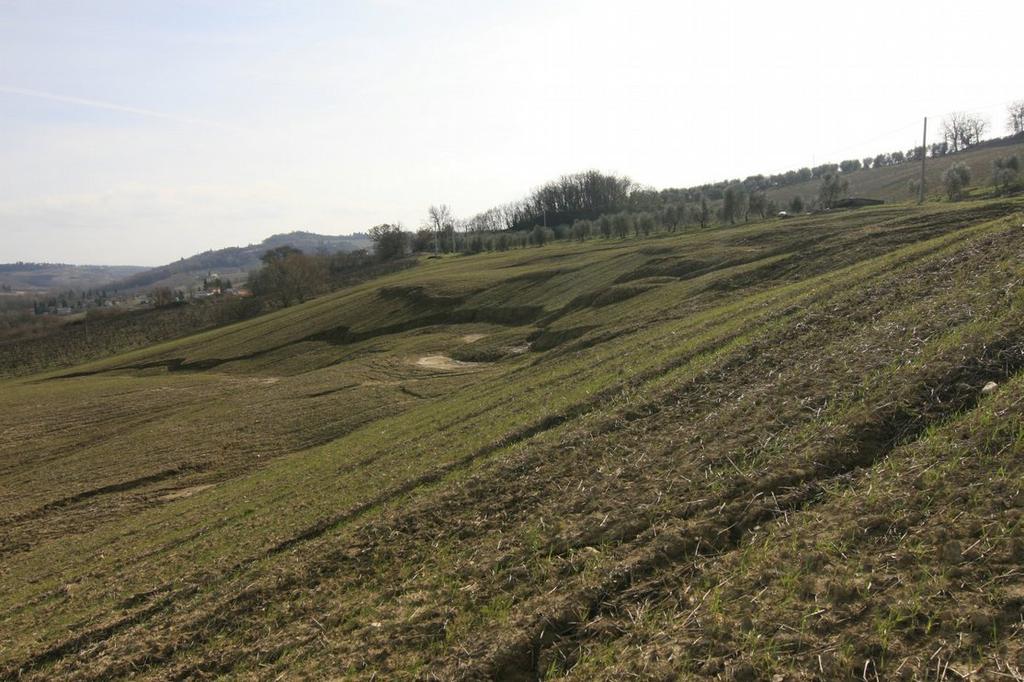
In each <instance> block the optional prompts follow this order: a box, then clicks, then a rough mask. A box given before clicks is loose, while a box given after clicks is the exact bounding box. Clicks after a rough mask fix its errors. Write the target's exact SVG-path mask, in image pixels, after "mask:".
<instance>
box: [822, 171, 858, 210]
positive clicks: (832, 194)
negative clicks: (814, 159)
mask: <svg viewBox="0 0 1024 682" xmlns="http://www.w3.org/2000/svg"><path fill="white" fill-rule="evenodd" d="M849 188H850V183H849V181H847V179H846V178H843V177H840V176H839V175H837V174H836V173H826V174H825V175H824V176H823V177H822V178H821V186H820V187H819V188H818V200H819V201H820V202H821V205H822V206H824V207H825V208H832V207H833V206H834V205H835V203H836V202H837V201H839V199H841V198H842V197H844V196H845V195H846V193H847V191H849Z"/></svg>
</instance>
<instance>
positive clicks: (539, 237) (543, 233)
mask: <svg viewBox="0 0 1024 682" xmlns="http://www.w3.org/2000/svg"><path fill="white" fill-rule="evenodd" d="M530 241H531V242H532V243H533V244H536V245H537V246H544V245H545V244H547V243H548V228H546V227H544V226H543V225H534V226H533V230H531V231H530Z"/></svg>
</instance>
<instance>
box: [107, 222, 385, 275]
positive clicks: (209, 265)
mask: <svg viewBox="0 0 1024 682" xmlns="http://www.w3.org/2000/svg"><path fill="white" fill-rule="evenodd" d="M280 246H291V247H293V248H296V249H299V250H300V251H304V252H306V253H316V252H320V251H325V252H327V253H336V252H338V251H358V250H359V249H368V248H370V246H371V242H370V238H369V237H368V236H367V235H365V234H359V233H357V234H353V235H327V234H314V233H312V232H301V231H297V232H289V233H287V234H275V235H272V236H270V237H267V238H266V239H264V240H263V241H262V242H260V243H259V244H250V245H248V246H232V247H228V248H226V249H217V250H211V251H204V252H202V253H198V254H196V255H194V256H190V257H188V258H182V259H181V260H178V261H176V262H174V263H168V264H167V265H161V266H159V267H155V268H148V269H145V270H142V271H140V272H134V273H129V274H128V275H127V276H123V277H121V278H119V279H118V280H117V281H116V282H114V283H113V286H114V288H116V289H119V290H125V289H143V288H149V287H157V286H169V287H172V288H175V287H188V286H190V285H193V284H195V283H196V282H197V281H199V280H202V278H203V277H205V276H206V275H207V274H208V273H211V272H213V273H216V274H218V275H220V276H221V277H222V278H228V279H231V280H232V281H233V282H237V281H239V280H244V279H245V277H246V274H247V273H248V272H249V271H250V270H252V269H254V268H256V267H257V266H258V265H259V263H260V257H261V256H262V255H263V254H264V253H266V252H267V251H269V250H270V249H275V248H277V247H280Z"/></svg>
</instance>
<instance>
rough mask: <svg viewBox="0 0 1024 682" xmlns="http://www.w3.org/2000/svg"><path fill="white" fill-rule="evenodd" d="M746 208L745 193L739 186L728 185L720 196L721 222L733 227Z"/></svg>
mask: <svg viewBox="0 0 1024 682" xmlns="http://www.w3.org/2000/svg"><path fill="white" fill-rule="evenodd" d="M745 206H746V193H745V192H744V191H743V188H742V187H741V186H740V185H729V186H728V187H726V188H725V193H724V194H723V195H722V220H723V221H729V224H730V225H735V224H736V220H737V219H740V218H743V213H744V208H745Z"/></svg>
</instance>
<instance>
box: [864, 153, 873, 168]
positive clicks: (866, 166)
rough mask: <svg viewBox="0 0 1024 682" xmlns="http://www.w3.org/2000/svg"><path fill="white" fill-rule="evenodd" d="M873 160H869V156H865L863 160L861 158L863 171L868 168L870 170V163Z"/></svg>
mask: <svg viewBox="0 0 1024 682" xmlns="http://www.w3.org/2000/svg"><path fill="white" fill-rule="evenodd" d="M873 160H874V159H872V158H871V157H870V156H865V157H864V158H863V159H862V160H861V164H862V165H863V167H864V168H865V169H868V168H871V162H872V161H873Z"/></svg>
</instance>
